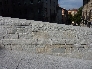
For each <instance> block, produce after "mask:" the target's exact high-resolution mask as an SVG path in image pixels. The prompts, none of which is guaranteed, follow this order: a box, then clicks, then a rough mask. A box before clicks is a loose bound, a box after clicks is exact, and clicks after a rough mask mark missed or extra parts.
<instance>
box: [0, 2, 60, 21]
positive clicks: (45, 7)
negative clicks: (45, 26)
mask: <svg viewBox="0 0 92 69" xmlns="http://www.w3.org/2000/svg"><path fill="white" fill-rule="evenodd" d="M0 3H1V5H0V7H1V9H0V10H1V11H0V13H1V16H5V17H13V18H21V19H28V20H29V19H30V20H36V21H48V22H56V15H57V7H58V0H1V1H0Z"/></svg>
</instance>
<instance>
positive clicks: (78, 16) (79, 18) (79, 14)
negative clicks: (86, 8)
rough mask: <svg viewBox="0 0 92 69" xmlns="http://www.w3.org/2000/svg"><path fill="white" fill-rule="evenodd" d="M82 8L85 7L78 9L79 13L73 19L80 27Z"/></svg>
mask: <svg viewBox="0 0 92 69" xmlns="http://www.w3.org/2000/svg"><path fill="white" fill-rule="evenodd" d="M82 8H83V7H80V8H79V9H78V13H77V14H75V16H74V17H73V18H74V19H73V20H74V22H75V23H77V24H78V25H80V22H81V16H82Z"/></svg>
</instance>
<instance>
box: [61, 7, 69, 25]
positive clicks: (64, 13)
mask: <svg viewBox="0 0 92 69" xmlns="http://www.w3.org/2000/svg"><path fill="white" fill-rule="evenodd" d="M62 24H68V11H67V10H66V9H64V8H62Z"/></svg>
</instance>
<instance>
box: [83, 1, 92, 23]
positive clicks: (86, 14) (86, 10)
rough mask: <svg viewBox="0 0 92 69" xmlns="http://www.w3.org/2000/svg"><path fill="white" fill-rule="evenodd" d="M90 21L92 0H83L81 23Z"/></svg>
mask: <svg viewBox="0 0 92 69" xmlns="http://www.w3.org/2000/svg"><path fill="white" fill-rule="evenodd" d="M88 22H92V0H83V10H82V23H83V24H88Z"/></svg>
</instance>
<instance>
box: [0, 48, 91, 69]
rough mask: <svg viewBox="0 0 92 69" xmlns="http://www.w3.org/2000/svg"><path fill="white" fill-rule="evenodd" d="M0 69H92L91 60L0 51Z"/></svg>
mask: <svg viewBox="0 0 92 69" xmlns="http://www.w3.org/2000/svg"><path fill="white" fill-rule="evenodd" d="M0 69H92V60H82V59H75V58H63V57H61V56H51V55H44V54H32V53H26V52H23V51H9V50H0Z"/></svg>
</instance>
